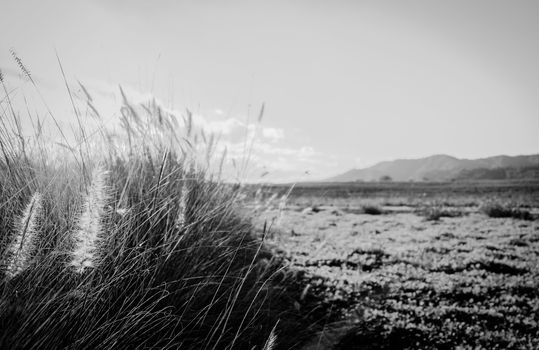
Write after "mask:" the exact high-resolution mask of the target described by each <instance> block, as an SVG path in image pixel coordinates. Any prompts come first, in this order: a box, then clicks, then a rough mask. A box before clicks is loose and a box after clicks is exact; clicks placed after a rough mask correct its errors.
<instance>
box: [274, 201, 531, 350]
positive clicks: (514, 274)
mask: <svg viewBox="0 0 539 350" xmlns="http://www.w3.org/2000/svg"><path fill="white" fill-rule="evenodd" d="M300 202H301V201H297V203H300ZM339 204H341V206H338V205H331V206H319V207H315V208H312V207H307V208H306V207H305V206H304V204H303V203H302V205H295V204H294V203H293V201H292V203H289V204H288V205H287V206H286V208H284V209H283V208H282V207H281V208H280V211H279V209H275V210H270V211H268V212H267V216H266V218H267V219H268V220H271V219H273V221H272V222H273V224H272V229H271V232H272V233H273V234H272V235H270V244H271V245H272V246H273V247H274V250H275V252H277V253H278V254H280V255H282V256H283V257H284V259H285V260H286V261H287V262H288V263H289V264H290V265H291V266H293V267H295V268H296V269H297V270H298V271H300V272H301V273H302V274H304V278H305V280H306V281H307V283H306V287H305V289H304V290H303V293H302V294H301V297H300V298H299V300H298V303H297V307H298V308H301V305H302V304H303V303H306V302H308V301H309V298H314V297H315V296H316V297H317V298H319V297H320V295H323V296H324V298H325V300H326V302H327V304H326V305H325V308H326V309H332V312H333V311H334V310H335V309H336V308H338V309H340V310H341V314H342V316H341V319H340V321H339V322H334V323H332V324H328V325H327V327H326V331H325V332H322V333H320V334H319V335H318V336H317V338H316V339H313V341H312V343H311V344H309V345H308V346H307V347H306V349H329V348H333V349H394V348H398V349H406V348H408V349H454V348H462V349H481V348H483V349H495V348H499V349H537V348H539V325H538V322H539V220H537V219H536V220H519V219H514V218H490V217H488V216H487V215H485V214H484V213H483V212H481V211H480V209H479V208H478V207H469V206H467V207H453V208H449V209H448V210H449V211H450V212H451V213H454V215H448V216H453V217H445V216H444V217H440V218H438V219H437V220H433V219H432V217H431V218H430V220H429V217H428V215H426V214H425V211H424V210H418V209H417V207H406V206H399V207H395V206H393V207H382V208H381V209H382V214H380V215H368V214H364V213H363V212H364V210H361V209H360V208H353V207H350V205H346V204H345V202H344V201H341V203H339ZM343 204H345V205H343ZM528 209H529V210H530V211H531V212H532V213H534V215H535V217H537V214H536V211H535V210H534V209H533V208H528ZM427 212H428V211H427Z"/></svg>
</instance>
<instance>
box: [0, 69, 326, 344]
mask: <svg viewBox="0 0 539 350" xmlns="http://www.w3.org/2000/svg"><path fill="white" fill-rule="evenodd" d="M21 64H22V63H21ZM32 84H33V81H32ZM2 85H4V81H2ZM80 86H81V88H82V89H83V90H84V91H83V92H84V94H83V96H86V98H85V99H84V100H83V101H82V102H83V103H84V105H85V106H87V107H88V108H86V112H85V113H82V112H80V111H82V110H84V109H83V108H79V106H78V105H77V104H78V103H80V101H78V100H76V99H74V100H73V101H72V103H73V111H74V114H75V116H74V117H75V118H76V119H77V120H79V121H81V120H85V119H88V118H89V117H91V119H92V120H95V121H97V122H96V124H97V126H96V127H95V128H93V129H90V128H89V127H86V126H84V124H83V123H80V124H79V123H77V124H78V125H79V130H78V131H77V132H76V133H75V135H74V136H73V137H71V138H70V137H69V136H67V135H66V134H65V133H64V132H63V130H58V126H59V123H58V122H57V121H56V119H55V116H54V114H53V113H52V112H50V110H49V109H48V111H49V114H48V116H47V117H48V119H52V120H53V121H54V123H51V125H52V132H51V133H53V132H56V135H58V137H59V138H60V139H59V140H58V139H54V140H53V139H51V138H50V137H47V136H45V135H46V133H45V132H44V131H43V130H42V129H43V128H44V127H43V120H41V119H39V118H37V117H31V116H30V115H29V116H28V118H30V119H31V120H30V121H31V122H32V125H34V129H33V130H31V132H30V133H25V132H24V131H23V130H22V128H20V127H19V126H20V125H21V119H20V118H21V117H20V114H19V113H18V112H17V111H16V110H15V108H14V104H13V102H12V101H11V100H10V99H9V98H7V96H8V95H7V89H6V90H5V91H6V96H5V97H6V98H2V99H0V101H1V102H0V103H2V104H3V106H2V107H3V108H2V113H3V115H2V118H0V119H1V120H2V123H1V124H0V157H1V158H0V184H1V185H0V232H1V233H2V236H1V237H0V254H1V257H2V261H3V262H4V264H3V266H4V268H3V269H2V270H0V329H1V330H2V331H1V332H0V348H2V349H65V348H69V349H149V348H152V349H178V348H182V349H249V350H252V349H262V348H264V347H265V348H266V349H271V348H294V347H299V345H300V344H301V342H302V341H303V340H304V339H306V338H308V336H309V334H310V333H309V332H310V331H315V330H316V327H322V326H323V325H322V322H324V321H323V320H321V321H320V322H321V323H320V325H318V324H316V323H315V322H311V320H310V319H309V312H307V311H305V310H303V313H300V312H299V311H297V310H296V309H297V308H296V307H295V305H296V304H297V300H299V297H300V294H301V291H302V290H303V286H302V285H300V281H298V279H297V275H298V274H297V273H292V272H288V270H287V268H286V267H285V266H283V265H281V263H280V262H279V260H278V259H277V258H275V257H273V256H272V255H271V254H270V253H269V251H268V250H267V249H266V248H265V246H264V241H263V238H264V237H258V236H255V235H254V234H253V229H252V226H251V223H250V221H249V220H248V219H247V218H244V217H242V216H241V215H238V210H237V209H238V208H237V205H238V204H237V203H238V201H237V198H238V197H239V196H240V193H239V191H241V186H232V185H228V184H226V183H224V182H223V181H222V179H221V178H220V177H219V175H218V174H217V175H216V173H215V172H214V171H213V170H212V165H213V163H214V160H213V157H212V154H213V153H214V152H215V147H216V146H215V142H214V138H213V137H208V136H207V135H202V136H201V135H200V133H203V131H201V130H200V129H197V128H196V126H195V125H194V124H193V121H192V117H191V115H190V113H189V112H186V113H185V115H183V116H176V115H173V114H172V113H170V112H167V111H165V110H164V109H163V108H161V107H160V106H159V105H158V104H157V103H156V102H155V101H150V102H147V103H144V104H133V103H131V102H130V101H129V100H128V97H127V96H126V95H125V94H124V92H123V91H122V90H121V89H120V91H121V95H122V97H123V105H122V107H121V113H120V114H121V117H120V126H119V127H116V128H106V127H105V123H104V122H103V119H102V117H101V116H100V115H99V113H98V112H97V109H96V108H95V106H93V102H92V101H93V100H92V99H91V97H90V96H89V94H88V92H87V90H86V89H85V88H84V87H83V86H82V85H80ZM4 87H5V85H4ZM66 87H67V89H68V92H69V94H70V96H71V94H72V92H73V91H71V87H70V85H69V84H67V82H66ZM35 88H36V89H38V87H37V86H35ZM32 118H33V119H32ZM36 125H37V126H36ZM201 155H202V157H203V160H204V161H200V160H201ZM221 163H222V162H221ZM219 168H221V166H219ZM219 173H220V170H219ZM265 233H266V232H263V235H264V234H265ZM306 310H308V309H306ZM278 321H279V322H278ZM276 325H277V326H276Z"/></svg>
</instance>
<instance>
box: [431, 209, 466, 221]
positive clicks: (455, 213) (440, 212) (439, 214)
mask: <svg viewBox="0 0 539 350" xmlns="http://www.w3.org/2000/svg"><path fill="white" fill-rule="evenodd" d="M423 215H424V216H425V219H426V220H428V221H438V220H440V219H441V218H443V217H445V218H455V217H460V216H462V215H464V214H463V213H462V211H460V210H450V209H443V208H439V207H430V208H428V209H424V210H423Z"/></svg>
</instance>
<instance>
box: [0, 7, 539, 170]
mask: <svg viewBox="0 0 539 350" xmlns="http://www.w3.org/2000/svg"><path fill="white" fill-rule="evenodd" d="M1 8H2V15H1V17H2V18H1V20H0V69H2V71H3V72H4V75H5V76H6V81H7V82H8V84H9V86H10V87H11V88H15V89H17V93H19V94H23V93H27V91H29V87H28V82H25V81H24V80H21V79H19V78H17V76H18V71H17V67H16V65H15V63H14V62H13V59H12V57H11V55H10V51H9V50H10V48H12V49H13V50H15V51H16V52H17V54H18V55H19V56H20V57H21V58H22V59H23V60H24V62H25V65H26V66H27V67H28V68H29V69H30V71H31V72H32V74H33V76H34V77H35V79H36V81H37V82H38V84H39V86H40V88H41V90H42V91H43V95H44V96H45V98H46V99H47V100H48V103H49V104H50V106H51V108H53V109H54V112H55V113H57V114H58V115H61V116H62V118H63V120H64V121H65V122H66V123H71V122H72V123H74V119H73V116H72V115H70V105H69V99H68V96H67V94H66V93H65V87H64V86H63V81H62V76H61V74H60V71H59V68H58V63H57V62H56V56H55V50H57V52H58V55H59V56H60V58H61V60H62V63H63V65H64V69H65V70H66V75H67V78H68V79H69V80H70V81H75V79H79V80H80V81H82V82H84V83H85V84H86V85H87V87H88V88H89V90H90V92H91V93H92V92H93V93H94V94H96V95H98V96H101V97H102V101H104V102H103V103H102V108H103V110H104V111H105V113H106V114H107V117H108V118H111V119H112V118H114V116H113V115H114V110H117V107H118V103H119V100H118V91H117V86H118V85H119V84H121V85H122V86H125V87H126V90H128V91H129V92H130V93H131V94H132V96H134V97H133V98H134V99H138V100H144V99H145V98H150V97H151V96H155V97H156V98H157V99H158V101H159V102H160V103H162V104H163V106H165V107H167V108H169V109H171V110H179V111H181V110H183V109H184V108H185V107H189V108H191V109H192V110H194V111H195V112H196V113H197V115H199V116H200V118H202V119H203V120H204V121H205V123H206V124H207V125H209V127H210V128H212V127H213V128H214V129H218V128H223V133H224V142H229V143H234V142H240V140H238V135H243V134H244V133H242V132H239V131H241V129H242V128H245V124H246V123H247V120H248V115H249V114H250V115H251V117H250V119H251V120H253V119H256V114H257V113H258V109H259V108H260V106H261V104H262V103H263V102H265V103H266V113H265V117H264V121H263V126H264V129H263V133H262V134H261V139H260V141H259V143H258V144H257V146H256V150H255V159H254V162H255V163H256V164H255V167H263V166H265V167H266V169H268V170H269V171H270V173H271V174H273V175H272V176H274V178H275V179H285V178H286V179H306V177H307V178H309V176H310V178H312V179H316V178H323V177H325V176H329V175H334V174H336V173H339V172H342V171H345V170H348V169H350V168H352V167H362V166H367V165H371V164H373V163H375V162H378V161H382V160H389V159H395V158H414V157H422V156H428V155H431V154H437V153H446V154H450V155H453V156H457V157H461V158H478V157H486V156H492V155H498V154H508V155H517V154H532V153H539V137H538V134H539V64H538V62H539V1H536V0H532V1H498V0H474V1H470V0H464V1H455V0H452V1H443V2H442V1H433V0H424V1H402V0H394V1H380V0H375V1H359V0H357V1H352V0H350V1H345V0H332V1H317V0H309V1H307V0H305V1H299V0H298V1H276V0H272V1H222V0H221V1H204V0H196V1H173V0H170V1H168V0H166V1H143V0H137V1H127V0H125V1H118V0H116V1H109V0H100V1H73V0H66V1H42V0H41V1H24V0H17V1H4V2H3V4H2V7H1ZM28 93H29V92H28ZM35 108H36V109H37V108H38V107H35ZM227 138H228V139H227ZM307 170H308V171H309V172H310V174H311V175H304V173H305V171H307Z"/></svg>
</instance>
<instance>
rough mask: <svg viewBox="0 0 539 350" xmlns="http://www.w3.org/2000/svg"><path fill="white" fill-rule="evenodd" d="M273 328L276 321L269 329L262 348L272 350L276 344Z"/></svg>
mask: <svg viewBox="0 0 539 350" xmlns="http://www.w3.org/2000/svg"><path fill="white" fill-rule="evenodd" d="M275 328H277V323H276V324H275V326H273V328H272V329H271V333H270V335H269V337H268V339H267V340H266V343H265V344H264V347H263V348H262V350H273V348H274V347H275V345H276V344H277V335H276V334H275Z"/></svg>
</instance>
